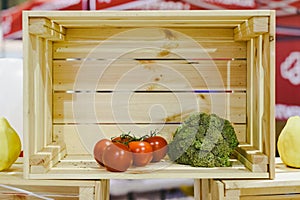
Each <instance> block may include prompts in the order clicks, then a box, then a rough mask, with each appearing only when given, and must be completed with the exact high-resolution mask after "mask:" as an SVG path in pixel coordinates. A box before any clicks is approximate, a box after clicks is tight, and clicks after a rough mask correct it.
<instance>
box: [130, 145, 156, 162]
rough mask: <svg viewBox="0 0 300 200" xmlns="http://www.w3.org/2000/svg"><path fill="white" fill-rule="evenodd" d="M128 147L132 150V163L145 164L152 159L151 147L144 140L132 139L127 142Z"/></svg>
mask: <svg viewBox="0 0 300 200" xmlns="http://www.w3.org/2000/svg"><path fill="white" fill-rule="evenodd" d="M128 146H129V149H130V151H131V152H133V165H135V166H145V165H147V164H149V163H150V162H151V160H152V157H153V155H152V147H151V145H150V144H149V143H148V142H146V141H132V142H129V144H128Z"/></svg>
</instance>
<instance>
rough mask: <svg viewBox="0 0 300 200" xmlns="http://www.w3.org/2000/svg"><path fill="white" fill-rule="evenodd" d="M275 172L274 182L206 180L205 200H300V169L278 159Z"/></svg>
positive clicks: (204, 182) (204, 183) (204, 184)
mask: <svg viewBox="0 0 300 200" xmlns="http://www.w3.org/2000/svg"><path fill="white" fill-rule="evenodd" d="M275 172H276V173H275V179H273V180H205V181H203V182H201V183H202V185H203V186H204V187H205V186H206V188H207V189H206V190H205V192H203V193H204V195H203V196H202V197H203V200H205V199H211V200H229V199H230V200H250V199H251V200H252V199H255V200H268V199H273V200H283V199H289V200H296V199H300V171H299V169H295V168H289V167H286V166H285V165H284V164H283V163H282V162H281V161H280V159H279V158H278V160H277V161H276V168H275ZM204 187H202V189H203V191H204ZM200 189H201V187H200Z"/></svg>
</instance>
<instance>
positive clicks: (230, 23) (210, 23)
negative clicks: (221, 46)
mask: <svg viewBox="0 0 300 200" xmlns="http://www.w3.org/2000/svg"><path fill="white" fill-rule="evenodd" d="M55 21H56V22H57V23H59V24H63V25H64V26H65V27H72V28H73V27H76V28H78V27H107V26H110V27H137V26H139V27H191V26H193V27H216V26H218V27H222V28H226V27H227V28H233V27H236V26H238V25H239V24H241V23H243V22H244V21H243V20H240V19H233V20H222V19H220V18H219V19H193V20H184V19H180V20H178V19H166V20H164V19H153V18H152V19H149V18H148V19H142V18H140V19H136V20H134V19H130V20H126V19H121V20H112V19H108V20H106V19H99V20H81V19H78V20H76V21H71V20H64V19H62V20H55ZM145 21H147V23H145Z"/></svg>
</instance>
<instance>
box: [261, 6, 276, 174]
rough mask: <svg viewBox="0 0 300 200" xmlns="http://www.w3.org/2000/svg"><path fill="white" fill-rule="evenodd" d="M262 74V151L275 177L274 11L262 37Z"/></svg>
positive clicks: (270, 171)
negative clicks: (268, 26)
mask: <svg viewBox="0 0 300 200" xmlns="http://www.w3.org/2000/svg"><path fill="white" fill-rule="evenodd" d="M263 41H264V43H263V52H264V54H263V58H262V64H263V67H264V76H265V78H266V79H267V80H266V81H265V84H264V91H266V93H268V94H269V95H264V96H265V98H264V114H263V117H262V129H263V130H265V132H264V138H263V141H262V143H263V144H264V145H265V146H264V149H263V152H264V153H265V154H266V155H268V158H269V173H270V178H271V179H273V178H275V147H276V143H275V142H276V141H275V77H276V76H275V12H274V11H272V12H271V15H270V29H269V34H265V35H264V38H263Z"/></svg>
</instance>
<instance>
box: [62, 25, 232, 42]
mask: <svg viewBox="0 0 300 200" xmlns="http://www.w3.org/2000/svg"><path fill="white" fill-rule="evenodd" d="M66 31H67V34H66V37H65V40H66V41H95V40H97V41H103V40H107V39H109V38H111V37H117V38H118V39H119V40H123V41H128V40H132V39H135V40H138V41H140V40H148V41H149V40H164V39H166V38H169V39H172V38H173V39H174V34H172V32H173V33H175V34H181V35H185V36H186V37H191V38H193V39H194V40H195V41H215V40H217V41H219V40H223V41H233V29H230V28H220V27H211V28H207V27H206V28H201V27H199V28H195V27H185V28H177V27H174V28H172V29H168V28H156V29H154V28H153V27H151V28H141V27H132V28H128V27H118V28H112V27H101V28H95V27H91V28H69V29H67V30H66ZM145 33H147V34H145ZM175 38H176V37H175Z"/></svg>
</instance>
